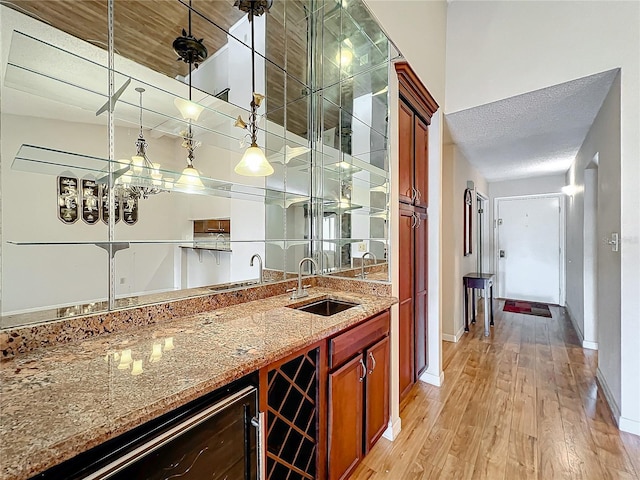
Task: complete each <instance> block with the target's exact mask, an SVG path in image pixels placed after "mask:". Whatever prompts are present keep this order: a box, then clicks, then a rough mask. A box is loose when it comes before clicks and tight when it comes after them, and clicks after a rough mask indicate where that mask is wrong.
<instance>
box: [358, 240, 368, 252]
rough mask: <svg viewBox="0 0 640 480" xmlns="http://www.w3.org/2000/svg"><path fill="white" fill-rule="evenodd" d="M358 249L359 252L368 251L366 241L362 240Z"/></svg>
mask: <svg viewBox="0 0 640 480" xmlns="http://www.w3.org/2000/svg"><path fill="white" fill-rule="evenodd" d="M358 251H359V252H366V251H367V244H366V243H364V242H360V243H359V244H358Z"/></svg>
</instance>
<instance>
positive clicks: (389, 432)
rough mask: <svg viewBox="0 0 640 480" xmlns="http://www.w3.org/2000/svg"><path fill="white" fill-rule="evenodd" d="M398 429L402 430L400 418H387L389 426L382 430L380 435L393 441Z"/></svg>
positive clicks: (398, 432)
mask: <svg viewBox="0 0 640 480" xmlns="http://www.w3.org/2000/svg"><path fill="white" fill-rule="evenodd" d="M400 430H402V419H401V418H400V417H398V418H396V419H395V420H389V426H388V427H387V429H386V430H385V431H384V433H383V434H382V436H383V437H384V438H386V439H387V440H391V441H392V442H393V441H394V440H395V439H396V438H398V435H399V434H400Z"/></svg>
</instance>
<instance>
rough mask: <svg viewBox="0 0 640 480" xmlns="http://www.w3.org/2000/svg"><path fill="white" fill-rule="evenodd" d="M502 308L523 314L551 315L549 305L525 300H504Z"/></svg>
mask: <svg viewBox="0 0 640 480" xmlns="http://www.w3.org/2000/svg"><path fill="white" fill-rule="evenodd" d="M503 310H504V311H505V312H513V313H524V314H525V315H537V316H539V317H551V311H550V310H549V305H547V304H546V303H537V302H525V301H523V300H505V301H504V308H503Z"/></svg>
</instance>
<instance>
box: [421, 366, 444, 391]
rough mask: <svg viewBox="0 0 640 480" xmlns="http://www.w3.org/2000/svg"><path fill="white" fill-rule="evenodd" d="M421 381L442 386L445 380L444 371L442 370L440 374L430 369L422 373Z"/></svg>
mask: <svg viewBox="0 0 640 480" xmlns="http://www.w3.org/2000/svg"><path fill="white" fill-rule="evenodd" d="M420 381H421V382H424V383H428V384H429V385H434V386H436V387H440V386H441V385H442V382H444V372H440V374H436V373H431V372H429V370H427V371H426V372H424V373H423V374H422V375H420Z"/></svg>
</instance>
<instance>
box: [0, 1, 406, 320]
mask: <svg viewBox="0 0 640 480" xmlns="http://www.w3.org/2000/svg"><path fill="white" fill-rule="evenodd" d="M53 3H55V5H53ZM53 3H52V2H48V1H28V2H25V1H16V2H12V3H11V4H6V5H3V6H2V7H0V8H2V20H1V21H2V32H3V36H4V38H7V39H9V40H8V41H5V42H3V44H2V49H3V52H2V53H3V58H5V59H7V63H6V64H5V65H3V68H4V71H5V76H4V85H3V87H4V89H3V96H2V99H1V101H2V105H1V106H2V132H0V133H1V134H2V139H3V142H2V193H3V199H2V200H3V224H2V249H3V252H2V253H3V256H4V259H7V260H6V261H5V262H4V267H3V272H2V273H3V275H2V286H3V289H2V300H3V302H2V308H3V312H2V313H3V315H7V314H14V313H17V312H23V311H31V310H38V311H43V312H46V311H48V312H49V313H50V315H51V318H55V317H56V316H57V315H58V313H57V312H54V310H55V308H57V307H58V306H60V305H62V307H61V308H65V309H67V310H65V312H66V313H65V314H69V315H71V314H74V312H76V313H82V312H86V311H89V310H91V311H96V310H99V309H101V308H102V309H103V308H106V307H105V303H104V302H106V301H107V300H108V292H109V289H108V286H109V285H108V282H109V279H108V278H107V276H108V266H109V261H110V260H109V255H107V253H106V251H105V249H104V248H100V247H99V246H96V244H98V245H103V246H104V245H105V244H106V242H107V241H108V240H109V228H108V218H111V219H114V221H115V227H114V230H113V232H112V233H113V240H114V242H116V243H115V250H117V251H116V253H115V254H114V257H113V258H114V259H113V263H114V267H115V275H114V277H115V278H114V281H113V285H112V287H113V289H114V294H115V296H114V297H113V298H114V299H115V300H116V302H115V304H114V305H113V306H115V307H122V306H127V305H134V304H135V305H137V304H144V303H148V302H150V301H160V300H161V299H163V298H164V299H173V298H179V297H180V296H188V295H200V294H204V293H209V291H210V289H215V291H218V290H219V289H221V288H237V285H240V284H245V283H247V282H252V281H255V280H256V279H257V277H258V275H257V273H258V272H257V271H256V269H257V267H256V266H255V265H254V266H253V267H251V266H250V265H249V263H250V260H251V257H252V256H253V254H255V253H258V254H259V255H260V256H261V257H262V259H263V261H264V267H265V268H266V269H267V270H270V271H271V273H270V276H269V275H265V278H266V279H268V280H277V279H281V278H285V277H286V276H287V275H293V274H295V272H297V266H298V262H299V261H300V259H301V258H303V257H304V256H309V255H312V256H315V258H316V259H318V260H319V261H321V262H322V264H323V268H324V270H325V271H331V272H339V271H340V270H341V269H347V271H348V272H351V270H352V269H353V268H357V267H358V262H359V260H358V259H359V258H361V257H362V254H363V253H364V252H363V251H362V248H365V251H366V250H370V251H372V253H374V254H375V255H376V257H377V259H378V262H381V261H382V260H383V259H384V258H385V251H386V237H387V219H388V204H387V203H388V185H389V181H390V178H389V165H388V163H389V162H388V128H387V121H388V109H389V100H388V91H387V90H388V89H387V83H388V76H389V57H390V56H394V55H397V52H395V51H394V50H393V46H392V45H391V44H390V43H389V42H388V40H387V39H386V36H385V35H384V33H383V32H382V31H381V30H380V29H379V27H378V26H377V25H376V23H375V21H374V20H373V18H372V17H371V16H370V15H369V13H368V11H367V10H366V8H365V7H364V5H363V4H362V2H361V1H360V0H340V1H336V0H324V1H313V2H312V1H311V0H287V1H284V0H275V1H274V5H273V8H272V10H271V12H270V13H268V14H266V15H263V16H261V17H257V18H256V19H255V21H254V25H253V27H254V33H255V37H254V40H255V46H256V52H255V90H256V91H257V93H261V94H264V95H265V99H264V101H262V104H261V106H260V107H259V108H258V112H257V113H258V119H257V120H258V132H257V143H258V145H259V146H260V147H261V148H262V149H263V151H264V152H265V155H266V157H267V158H268V160H269V162H270V163H271V164H272V166H273V168H274V174H273V175H272V176H269V177H266V178H265V177H247V176H242V175H239V174H237V173H235V171H234V168H235V166H236V165H237V163H238V162H239V161H240V159H241V158H242V156H243V154H244V152H245V150H246V148H247V146H248V144H249V140H250V139H249V138H248V137H247V135H248V133H249V131H248V129H244V128H238V126H236V124H237V123H242V122H244V123H245V124H248V123H250V118H249V115H250V102H251V100H252V93H253V90H254V89H253V87H252V68H251V66H252V62H251V58H252V55H251V48H250V45H251V28H250V27H251V24H250V23H249V21H248V18H247V15H246V14H245V13H243V12H240V11H239V10H238V9H237V7H234V6H233V2H211V1H208V0H192V10H191V26H190V27H191V28H189V7H188V4H187V3H188V2H155V3H153V2H114V4H113V5H114V15H115V19H114V20H115V21H114V28H115V31H114V44H115V53H114V71H113V92H112V93H114V94H115V96H114V101H115V103H114V108H113V112H112V118H113V130H112V132H111V133H112V136H110V130H109V125H108V106H109V105H108V99H109V81H108V78H109V69H108V55H107V52H106V48H107V44H108V40H109V38H108V32H107V10H108V9H107V6H108V3H107V1H106V0H104V1H98V2H75V1H70V0H62V1H59V2H53ZM13 6H15V7H16V8H20V9H22V10H26V11H27V12H31V13H33V14H34V15H35V16H36V18H41V19H42V20H43V21H44V22H46V23H41V22H39V21H38V20H35V19H34V18H31V17H29V16H27V15H25V14H24V13H23V12H19V11H17V10H16V9H14V8H13ZM312 8H313V9H314V11H313V12H312ZM141 19H144V20H143V21H141ZM47 23H48V24H47ZM182 29H185V31H186V33H187V34H188V33H189V30H190V33H192V35H193V36H194V37H195V38H196V39H197V40H200V39H202V44H203V45H204V46H205V47H206V49H207V53H206V58H204V54H203V58H201V59H199V60H200V61H199V62H198V68H197V69H196V68H193V67H195V64H194V65H192V68H190V65H189V64H188V63H187V62H185V61H183V59H181V60H178V61H177V60H176V59H177V58H178V53H176V51H175V50H174V40H176V39H177V38H178V37H180V36H182ZM14 30H15V31H14ZM5 32H10V33H5ZM63 32H66V33H63ZM390 50H392V51H393V53H391V54H390V53H389V52H390ZM189 83H191V86H189ZM142 89H144V91H142V92H141V90H142ZM312 92H313V93H312ZM189 100H191V102H192V103H189ZM194 106H195V107H198V108H197V109H196V110H197V111H198V114H197V115H195V114H192V113H189V112H190V109H191V108H193V107H194ZM187 107H189V108H187ZM96 112H98V115H96ZM185 112H186V113H185ZM238 117H240V118H241V119H242V122H238V120H237V119H238ZM110 140H111V143H112V146H113V152H110ZM138 157H142V158H146V159H147V160H148V162H149V163H148V164H147V163H144V161H143V162H142V163H140V158H138ZM188 159H190V161H191V162H192V163H193V166H194V168H195V169H196V170H197V171H198V172H199V178H200V182H201V185H200V184H196V185H195V187H193V186H191V187H189V188H187V187H186V186H185V183H184V181H185V178H184V177H182V172H183V169H184V168H185V167H186V166H187V163H188ZM156 164H157V165H156ZM110 169H112V170H113V171H114V180H115V185H114V186H113V188H112V189H108V188H105V187H106V185H107V184H108V172H109V170H110ZM59 176H61V177H64V178H63V180H64V181H65V182H67V183H65V184H64V185H62V186H58V183H59V182H58V177H59ZM73 178H75V179H76V184H75V185H71V187H73V188H75V191H76V192H77V193H76V194H73V193H72V192H71V190H70V184H69V179H73ZM181 179H182V180H181ZM83 180H85V181H87V182H94V184H91V183H86V182H85V183H84V184H83V183H82V181H83ZM25 185H26V187H27V188H25ZM58 189H62V190H64V191H62V193H60V194H59V193H58ZM187 190H189V192H187ZM30 192H38V193H37V195H33V194H30ZM43 192H49V193H46V194H43ZM193 193H198V194H199V195H194V194H193ZM43 195H45V196H44V197H43ZM74 195H76V196H75V197H74ZM109 195H113V198H114V200H117V201H116V205H115V206H116V207H117V209H116V210H114V211H109V208H108V205H109V202H108V200H109ZM54 196H55V198H54ZM74 198H76V202H77V205H76V207H77V212H76V213H74V209H73V207H72V206H70V205H72V204H73V201H74V200H73V199H74ZM83 202H84V203H83ZM51 205H54V206H55V207H53V208H54V210H52V207H51ZM81 207H82V208H84V209H85V211H84V217H83V215H82V211H81ZM55 209H57V212H58V213H56V214H55V215H54V214H52V212H56V210H55ZM92 212H93V213H92ZM74 215H75V217H74ZM85 217H86V218H85ZM25 218H26V219H28V220H27V221H25ZM196 220H217V221H220V220H224V221H227V222H228V224H229V225H230V226H229V228H228V229H227V230H225V231H224V232H222V231H220V232H196V223H195V221H196ZM91 222H93V223H91ZM47 244H55V245H54V246H48V245H47ZM363 244H364V246H363ZM73 245H75V246H73ZM52 251H54V252H60V253H58V254H56V253H52ZM45 254H46V255H45ZM45 256H47V257H55V258H64V262H63V263H61V264H60V265H58V266H53V267H51V268H49V265H48V264H47V262H46V261H44V260H42V259H43V258H44V257H45ZM35 259H41V260H42V261H41V262H40V263H39V264H38V265H36V262H35ZM32 260H33V261H32ZM60 262H62V260H61V261H60ZM21 265H25V269H20V271H19V272H18V266H21ZM65 268H74V269H75V271H79V272H82V274H81V275H75V276H74V275H68V274H67V272H66V271H63V270H64V269H65ZM25 271H27V272H30V273H29V276H28V277H27V279H26V280H24V282H29V280H30V279H31V280H33V278H36V277H37V278H39V279H42V280H43V281H46V282H49V280H51V281H50V282H49V284H48V285H50V286H47V287H44V286H43V287H42V288H40V290H39V291H37V292H35V293H34V294H33V295H31V296H30V298H27V297H26V296H25V295H24V294H23V293H24V291H25V290H24V289H22V287H21V286H24V285H23V284H21V283H20V282H19V281H17V280H16V275H18V274H20V275H21V278H24V272H25ZM150 272H153V274H152V273H150ZM86 276H90V278H91V279H92V280H91V281H90V282H86V279H85V277H86ZM54 278H61V279H62V280H63V281H62V282H57V283H55V282H54V281H53V279H54ZM369 278H371V277H369ZM24 282H23V283H24ZM87 283H89V284H87ZM87 288H93V289H94V290H92V291H91V292H89V291H88V290H86V289H87ZM203 288H204V289H205V290H206V291H205V290H202V289H203ZM47 289H50V290H51V292H45V290H47ZM23 297H24V298H23ZM43 315H44V316H43ZM45 317H46V314H40V313H39V314H38V315H37V318H38V321H40V320H43V319H44V318H45ZM30 318H31V319H29V318H27V317H23V318H22V320H20V319H17V320H16V318H15V317H13V320H12V321H17V322H29V321H32V320H33V319H34V318H36V316H33V317H30ZM2 322H3V323H2V324H3V325H4V322H5V320H3V321H2Z"/></svg>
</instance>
